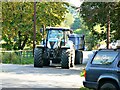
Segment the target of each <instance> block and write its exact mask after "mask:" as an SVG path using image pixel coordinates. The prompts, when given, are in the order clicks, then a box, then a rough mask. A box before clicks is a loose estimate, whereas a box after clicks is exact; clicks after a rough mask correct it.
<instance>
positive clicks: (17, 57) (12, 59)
mask: <svg viewBox="0 0 120 90" xmlns="http://www.w3.org/2000/svg"><path fill="white" fill-rule="evenodd" d="M0 56H1V57H2V63H10V64H32V63H33V51H32V50H17V51H0Z"/></svg>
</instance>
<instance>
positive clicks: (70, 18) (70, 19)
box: [60, 13, 74, 28]
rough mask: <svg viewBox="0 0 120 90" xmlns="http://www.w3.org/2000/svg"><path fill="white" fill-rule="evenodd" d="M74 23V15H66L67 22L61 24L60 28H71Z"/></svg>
mask: <svg viewBox="0 0 120 90" xmlns="http://www.w3.org/2000/svg"><path fill="white" fill-rule="evenodd" d="M73 21H74V18H73V15H72V14H71V13H66V15H65V20H64V21H63V22H62V23H61V25H60V26H62V27H68V28H70V26H71V25H72V23H73Z"/></svg>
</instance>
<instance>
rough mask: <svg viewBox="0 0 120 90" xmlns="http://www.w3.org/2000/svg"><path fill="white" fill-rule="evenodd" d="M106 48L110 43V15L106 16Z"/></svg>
mask: <svg viewBox="0 0 120 90" xmlns="http://www.w3.org/2000/svg"><path fill="white" fill-rule="evenodd" d="M107 18H108V21H107V49H109V43H110V15H108V16H107Z"/></svg>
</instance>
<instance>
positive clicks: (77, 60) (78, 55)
mask: <svg viewBox="0 0 120 90" xmlns="http://www.w3.org/2000/svg"><path fill="white" fill-rule="evenodd" d="M82 61H83V53H82V51H80V50H78V51H75V64H82Z"/></svg>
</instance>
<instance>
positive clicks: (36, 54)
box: [34, 48, 43, 67]
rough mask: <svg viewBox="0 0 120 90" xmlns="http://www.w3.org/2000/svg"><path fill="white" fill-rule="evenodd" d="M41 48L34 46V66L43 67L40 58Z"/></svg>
mask: <svg viewBox="0 0 120 90" xmlns="http://www.w3.org/2000/svg"><path fill="white" fill-rule="evenodd" d="M42 53H43V49H42V48H35V50H34V67H43V59H42Z"/></svg>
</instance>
